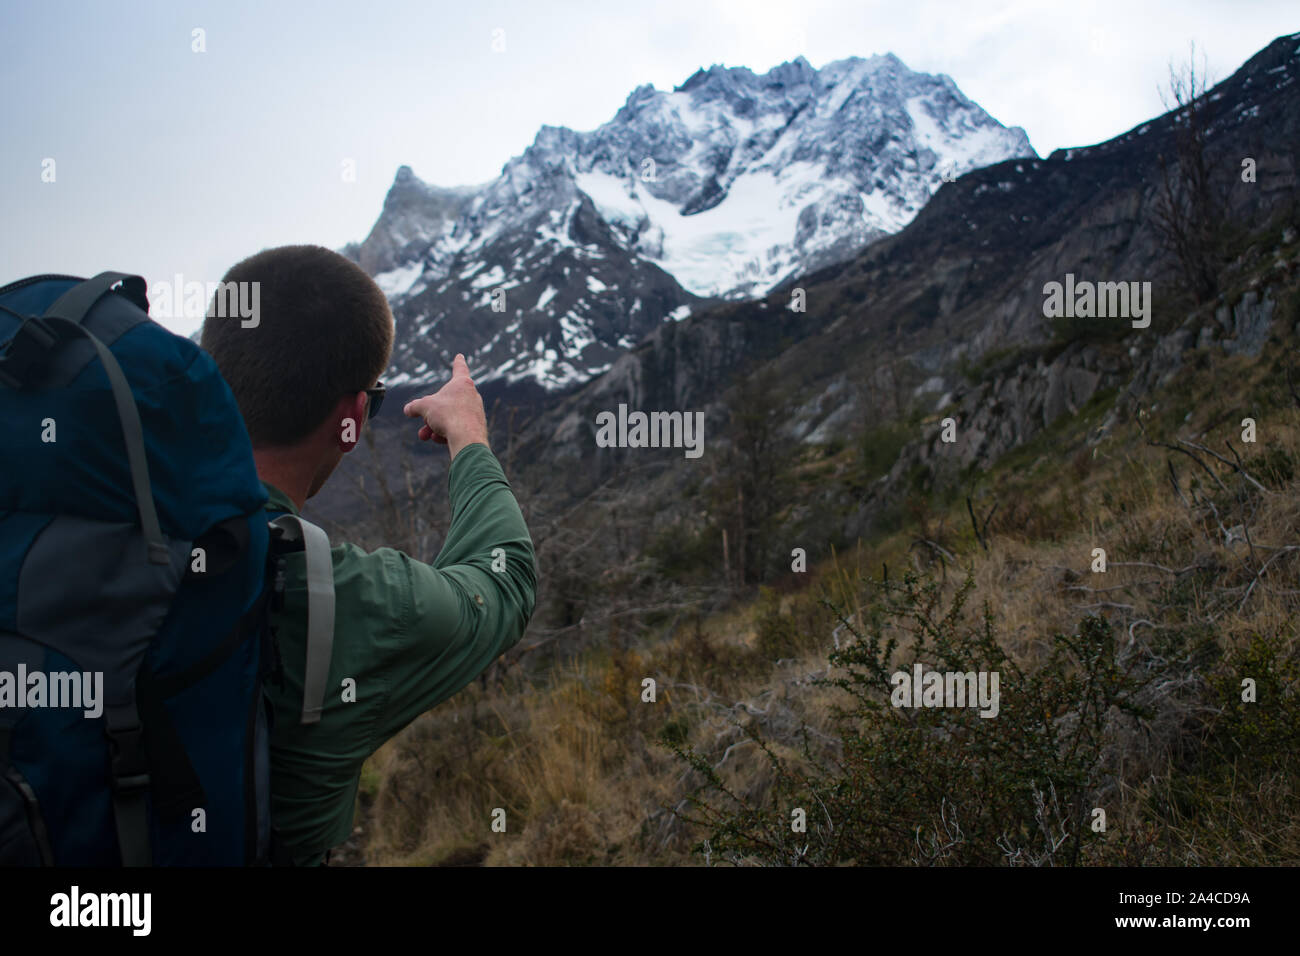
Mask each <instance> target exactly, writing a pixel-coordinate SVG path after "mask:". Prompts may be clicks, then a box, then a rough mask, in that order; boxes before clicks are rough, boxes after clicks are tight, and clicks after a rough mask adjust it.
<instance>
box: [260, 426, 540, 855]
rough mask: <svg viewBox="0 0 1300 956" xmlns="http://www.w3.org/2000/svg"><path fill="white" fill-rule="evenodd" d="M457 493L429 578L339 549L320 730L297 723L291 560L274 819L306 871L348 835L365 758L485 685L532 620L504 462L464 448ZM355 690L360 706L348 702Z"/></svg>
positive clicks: (530, 576)
mask: <svg viewBox="0 0 1300 956" xmlns="http://www.w3.org/2000/svg"><path fill="white" fill-rule="evenodd" d="M448 483H449V485H450V489H449V491H450V497H451V527H450V528H449V529H448V531H447V539H446V541H445V542H444V544H443V546H442V551H441V552H440V553H439V555H438V557H437V560H435V561H434V563H433V564H432V565H429V564H423V563H421V562H419V561H416V560H415V559H413V558H411V557H409V556H408V555H406V554H403V553H402V552H400V551H395V550H393V549H392V548H380V549H378V550H377V551H374V552H371V553H369V554H367V553H366V552H364V551H362V550H361V549H360V548H358V547H357V546H356V545H352V544H339V545H336V546H335V547H333V549H332V557H333V560H334V595H335V597H334V599H335V618H334V648H333V655H332V658H331V663H330V672H329V681H328V683H327V684H326V685H325V686H326V694H325V703H324V708H323V711H322V714H321V719H320V722H319V723H316V724H309V725H303V724H302V723H301V722H300V718H301V714H302V693H303V666H304V660H305V658H306V653H307V650H306V640H307V633H306V619H307V589H306V577H305V573H304V557H303V555H302V554H301V553H298V554H290V555H288V556H287V559H286V560H287V567H286V582H285V585H286V587H285V603H284V608H283V610H282V611H281V612H280V613H279V614H278V615H277V616H276V620H275V623H276V626H277V639H278V644H279V649H280V658H281V660H282V661H283V665H284V671H285V680H284V686H283V687H280V686H278V685H277V684H276V682H275V681H274V680H271V681H268V684H267V692H268V694H269V695H270V698H271V701H272V703H273V705H274V707H275V723H274V726H273V728H272V732H271V818H272V822H273V824H274V825H275V827H276V828H277V829H278V831H279V835H280V838H281V839H282V840H283V841H284V843H285V844H286V846H287V848H288V850H289V852H290V854H291V855H292V856H293V858H294V862H295V863H297V864H299V865H304V864H316V863H320V862H321V861H322V858H323V856H324V854H325V852H326V851H327V850H329V849H331V848H332V847H335V846H338V845H339V844H340V843H342V842H344V841H345V840H346V839H347V838H348V836H349V835H350V834H351V832H352V816H353V810H354V807H355V803H356V797H357V787H358V785H359V783H360V775H361V765H362V764H363V763H364V762H365V760H366V758H367V757H369V756H370V755H371V754H372V753H374V752H375V751H376V750H378V749H379V747H380V746H381V745H382V744H383V743H384V742H385V741H387V740H388V739H389V738H391V737H393V736H394V735H395V734H397V733H398V731H400V730H401V729H402V728H403V727H405V726H406V725H407V724H409V723H410V722H411V721H412V720H414V719H415V718H416V717H418V716H419V715H420V714H422V713H424V712H425V711H427V710H429V709H430V708H432V707H434V706H436V705H437V704H439V703H441V702H442V701H444V700H446V699H447V698H448V697H450V696H451V695H452V694H454V693H456V691H458V690H460V689H461V688H462V687H464V686H465V685H466V684H468V683H469V682H470V681H471V680H473V679H474V678H475V677H477V676H478V675H479V674H480V673H481V672H482V671H483V670H484V669H485V668H486V667H487V666H488V665H489V664H490V663H492V661H493V660H495V659H496V657H497V656H498V655H499V654H501V653H502V652H503V651H505V650H506V649H507V648H509V647H511V646H513V645H514V644H515V643H516V642H517V641H518V640H519V638H520V637H521V636H522V635H523V633H524V628H525V627H526V626H527V624H528V619H529V618H530V617H531V616H532V613H533V606H534V604H535V601H536V593H537V571H536V565H535V563H534V554H533V542H532V539H531V538H530V537H529V535H528V528H527V526H526V525H525V524H524V517H523V514H522V513H521V512H520V510H519V505H518V503H517V502H516V501H515V497H514V494H513V493H512V492H511V490H510V485H509V483H508V482H507V481H506V476H505V473H504V472H503V471H502V470H501V465H500V464H499V463H498V462H497V459H496V456H495V455H493V454H492V452H491V450H490V449H489V448H488V447H487V446H486V445H482V444H473V445H467V446H466V447H465V448H463V449H461V451H460V452H459V454H457V455H456V458H455V459H454V460H453V461H452V463H451V469H450V472H449V475H448ZM265 487H266V491H267V494H268V495H270V501H269V502H268V503H267V506H266V507H267V510H268V511H288V512H292V513H293V514H297V513H298V510H297V508H295V507H294V504H293V502H292V501H290V500H289V497H288V496H287V495H286V494H285V493H284V492H282V491H280V490H279V489H278V488H275V487H273V486H271V485H266V486H265ZM498 548H499V549H501V551H500V552H497V554H496V555H494V553H493V552H494V550H495V549H498ZM494 558H495V564H496V566H497V568H499V569H500V570H493V564H494ZM348 678H351V679H352V680H353V681H355V698H356V699H355V702H348V701H346V700H345V697H347V696H351V692H350V691H349V692H347V693H345V691H344V687H345V685H344V681H345V680H346V679H348Z"/></svg>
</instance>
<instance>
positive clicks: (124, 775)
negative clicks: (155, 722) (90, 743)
mask: <svg viewBox="0 0 1300 956" xmlns="http://www.w3.org/2000/svg"><path fill="white" fill-rule="evenodd" d="M108 739H109V743H110V752H111V756H112V767H113V773H112V786H113V792H114V793H118V794H128V793H135V792H136V791H139V790H146V789H148V787H149V764H148V761H147V760H146V759H145V752H144V727H142V726H140V725H139V724H136V725H135V726H134V727H124V728H122V729H120V730H116V731H109V732H108Z"/></svg>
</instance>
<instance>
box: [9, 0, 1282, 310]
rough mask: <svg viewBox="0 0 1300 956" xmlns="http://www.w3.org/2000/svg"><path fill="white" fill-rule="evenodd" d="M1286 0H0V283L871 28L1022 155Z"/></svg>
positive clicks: (1263, 26)
mask: <svg viewBox="0 0 1300 956" xmlns="http://www.w3.org/2000/svg"><path fill="white" fill-rule="evenodd" d="M1298 12H1300V10H1298V8H1297V5H1296V4H1295V2H1294V0H1287V2H1273V0H1221V2H1217V3H1216V2H1194V0H1173V2H1165V0H1161V2H1133V0H1125V2H1097V3H1088V2H1069V3H1059V2H1057V3H1053V2H1037V0H1025V2H1007V3H998V2H991V0H990V2H986V0H956V2H952V0H943V2H940V0H903V2H897V0H893V2H888V3H884V2H873V0H845V2H840V0H797V2H786V3H768V2H764V0H654V2H650V0H635V2H626V0H596V2H581V0H573V2H558V0H552V2H539V0H531V2H523V0H495V2H494V0H472V2H463V0H460V2H454V3H448V2H442V0H437V2H421V3H417V2H387V0H369V2H365V3H358V2H355V0H348V2H339V0H311V2H271V0H216V2H186V0H149V2H122V3H105V2H93V0H83V2H63V0H26V2H25V0H17V2H15V0H4V3H3V6H0V129H3V134H0V135H3V145H2V146H0V223H2V224H3V227H2V228H0V263H2V264H3V268H2V269H0V284H3V283H6V282H10V281H12V280H14V279H17V278H21V277H23V276H26V275H30V274H33V273H39V272H63V273H70V274H74V275H93V274H94V273H96V272H99V271H102V270H104V269H110V268H111V269H116V270H119V271H127V272H138V273H141V274H143V275H144V276H145V277H146V278H147V279H149V280H150V282H151V283H153V282H157V281H159V280H162V279H169V278H170V277H171V276H172V275H173V274H175V273H181V274H182V275H184V277H185V278H186V280H188V281H195V280H197V281H204V282H207V281H216V280H219V279H220V278H221V276H222V275H223V274H224V272H225V271H226V269H227V268H229V267H230V266H231V265H232V264H233V263H234V262H236V261H238V260H239V259H241V258H243V257H244V256H246V255H249V254H251V253H253V252H256V251H257V250H259V249H262V248H265V247H268V246H275V245H282V244H285V243H293V242H313V243H319V244H321V245H325V246H329V247H331V248H338V247H339V246H342V245H343V244H344V243H346V242H348V241H351V240H354V239H361V238H364V236H365V235H366V233H367V232H368V231H369V229H370V227H371V225H373V223H374V220H375V218H376V216H377V215H378V214H379V210H380V208H381V206H382V203H383V199H384V194H385V193H386V191H387V189H388V187H389V185H390V184H391V182H392V179H393V175H394V174H395V173H396V171H397V167H398V166H400V165H402V164H403V163H405V164H407V165H410V166H411V167H412V168H413V169H414V170H415V172H416V173H417V174H418V175H419V176H420V177H421V178H422V179H425V180H427V181H429V182H432V183H436V184H439V185H444V186H452V185H458V184H468V183H479V182H483V181H486V180H489V179H492V178H493V177H495V176H496V175H497V174H498V173H499V171H500V169H501V166H502V164H504V163H505V162H506V161H507V160H508V159H509V158H510V157H512V156H515V155H517V154H519V153H520V152H521V151H522V150H523V149H524V148H525V147H526V146H527V145H528V144H529V143H531V142H532V140H533V137H534V136H535V135H536V132H537V129H538V127H539V126H541V125H542V124H550V125H555V126H568V127H571V128H573V129H578V130H588V129H594V128H595V127H597V126H599V125H600V124H601V123H603V122H605V121H607V120H609V119H610V118H611V117H612V116H613V114H614V113H615V111H616V110H617V109H618V108H619V107H620V106H621V105H622V104H623V102H624V100H625V99H626V98H627V96H628V94H629V93H630V92H631V91H632V90H633V89H634V88H635V87H636V86H638V85H639V84H642V83H653V84H654V85H655V86H656V87H658V88H660V89H671V88H672V87H674V86H676V85H678V84H680V83H682V82H684V81H685V80H686V78H687V77H689V76H690V75H691V73H693V72H694V71H695V70H696V69H697V68H699V67H702V66H703V67H707V66H710V65H712V64H714V63H722V64H725V65H727V66H747V67H749V68H750V69H752V70H754V71H755V72H765V71H767V70H768V69H770V68H771V67H773V66H775V65H777V64H779V63H782V62H784V61H786V60H790V59H793V58H794V57H795V56H798V55H800V54H802V55H803V56H805V57H806V58H807V59H808V60H809V61H810V62H811V63H812V65H813V66H815V67H821V66H823V65H825V64H826V63H828V62H830V61H832V60H837V59H841V58H843V57H847V56H854V55H856V56H870V55H872V54H875V53H886V52H892V53H894V54H896V55H897V56H899V57H900V58H901V59H902V60H903V62H904V63H906V64H907V65H908V66H909V67H911V68H912V69H914V70H922V71H925V72H930V73H947V74H948V75H949V76H951V77H952V78H953V79H954V80H955V81H956V83H957V85H958V86H959V87H960V88H961V89H962V91H963V92H964V93H965V94H966V95H967V96H969V97H970V98H971V99H973V100H975V102H977V103H979V104H980V105H981V106H983V107H984V108H985V109H986V110H988V112H989V113H991V114H992V115H993V116H994V117H996V118H997V119H998V120H1000V121H1001V122H1003V123H1005V124H1006V125H1008V126H1021V127H1024V129H1025V131H1026V132H1027V133H1028V134H1029V139H1030V142H1031V143H1032V144H1033V146H1034V148H1035V149H1036V150H1038V152H1039V154H1040V155H1043V156H1046V155H1047V154H1048V153H1050V152H1051V151H1052V150H1054V149H1057V148H1058V147H1063V146H1080V145H1087V144H1091V143H1095V142H1099V141H1101V140H1104V139H1108V138H1110V137H1112V136H1115V135H1117V134H1119V133H1121V132H1123V131H1125V130H1127V129H1129V128H1131V127H1133V126H1135V125H1137V124H1138V123H1140V122H1141V121H1143V120H1144V119H1147V118H1149V117H1151V116H1153V115H1156V114H1158V113H1160V112H1161V111H1162V107H1161V101H1160V96H1159V92H1158V87H1159V85H1160V84H1161V83H1162V82H1163V81H1164V80H1165V79H1166V78H1167V75H1168V69H1169V63H1170V61H1171V60H1184V61H1185V60H1186V57H1187V50H1188V44H1189V42H1193V41H1194V42H1195V43H1196V46H1197V49H1198V50H1200V51H1203V52H1204V54H1205V57H1206V61H1207V64H1208V67H1209V71H1210V73H1211V75H1212V77H1213V78H1214V79H1223V78H1225V77H1227V76H1228V75H1229V74H1231V73H1232V72H1233V71H1234V70H1235V69H1237V67H1239V66H1240V65H1241V64H1242V63H1243V62H1244V61H1245V60H1246V59H1248V58H1249V57H1250V56H1251V55H1252V54H1254V53H1255V52H1256V51H1258V50H1259V49H1260V48H1262V47H1263V46H1265V45H1266V44H1267V43H1268V42H1269V41H1270V40H1272V39H1274V38H1275V37H1277V36H1279V35H1281V34H1286V33H1293V32H1295V31H1297V30H1300V16H1297V13H1298ZM1288 14H1289V16H1288ZM196 29H201V30H202V31H203V41H204V45H205V46H206V51H205V52H202V53H198V52H194V50H193V49H192V48H193V46H194V45H195V41H194V39H193V37H194V31H195V30H196ZM497 31H503V32H500V33H498V32H497ZM494 39H495V40H496V41H497V43H496V45H497V46H500V45H501V43H500V41H501V40H504V48H505V49H504V51H503V52H497V51H495V50H494V48H493V47H494ZM46 159H53V160H54V161H55V165H54V172H55V181H54V182H52V183H51V182H43V181H42V172H43V169H46V168H48V167H47V166H45V165H43V164H44V161H45V160H46ZM345 161H351V162H353V163H354V168H355V182H346V181H345V180H344V176H343V164H344V162H345ZM200 321H201V319H198V318H194V319H187V318H179V319H175V320H168V321H167V322H166V324H168V325H169V326H170V327H172V328H174V329H176V330H177V331H181V332H189V331H192V330H193V329H195V328H197V327H198V325H199V324H200Z"/></svg>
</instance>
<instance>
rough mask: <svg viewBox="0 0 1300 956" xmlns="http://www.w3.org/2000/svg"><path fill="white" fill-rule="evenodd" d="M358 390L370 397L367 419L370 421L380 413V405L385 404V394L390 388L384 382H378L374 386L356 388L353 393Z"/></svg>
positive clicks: (367, 403)
mask: <svg viewBox="0 0 1300 956" xmlns="http://www.w3.org/2000/svg"><path fill="white" fill-rule="evenodd" d="M356 392H365V393H366V398H367V399H368V401H367V402H366V421H370V419H372V418H374V417H375V416H376V415H378V414H379V409H380V406H382V405H383V404H384V396H385V395H386V394H388V388H387V387H386V386H385V385H384V383H383V382H376V383H375V387H374V388H359V389H354V390H353V394H355V393H356Z"/></svg>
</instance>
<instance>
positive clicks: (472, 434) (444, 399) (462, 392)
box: [403, 352, 488, 459]
mask: <svg viewBox="0 0 1300 956" xmlns="http://www.w3.org/2000/svg"><path fill="white" fill-rule="evenodd" d="M403 411H404V412H405V413H406V415H407V417H408V418H422V419H424V424H423V425H422V426H421V427H420V435H419V437H420V440H421V441H428V440H429V439H430V438H432V439H433V440H434V441H436V442H438V443H439V444H441V445H446V446H447V449H448V450H449V451H450V452H451V457H452V458H453V459H454V458H455V457H456V455H457V453H458V452H459V451H460V450H461V449H462V448H464V447H465V446H466V445H472V444H474V443H475V442H482V443H483V444H484V445H486V444H487V443H488V433H487V416H486V415H485V414H484V413H483V399H482V398H481V397H480V396H479V393H478V389H476V388H475V387H474V380H473V379H472V378H470V377H469V365H468V364H466V362H465V356H464V355H461V354H460V353H459V352H458V353H456V358H455V360H454V361H453V362H452V364H451V381H450V382H448V383H447V384H446V385H444V386H443V387H442V388H440V389H438V391H436V392H434V393H433V394H432V395H426V396H424V397H423V398H417V399H415V400H414V401H410V402H407V403H406V408H404V409H403Z"/></svg>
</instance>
